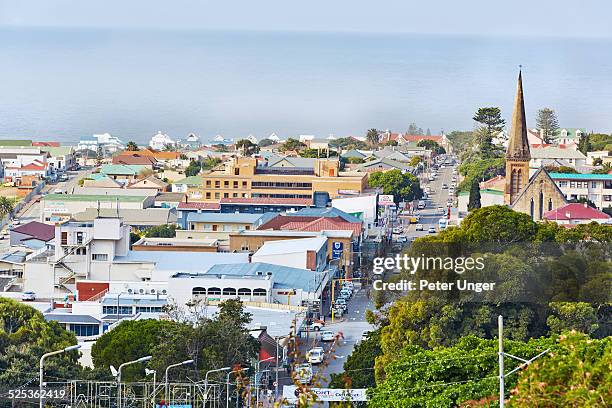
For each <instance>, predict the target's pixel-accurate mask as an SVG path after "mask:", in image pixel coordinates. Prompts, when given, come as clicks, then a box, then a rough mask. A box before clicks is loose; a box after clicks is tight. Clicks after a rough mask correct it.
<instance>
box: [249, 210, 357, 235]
mask: <svg viewBox="0 0 612 408" xmlns="http://www.w3.org/2000/svg"><path fill="white" fill-rule="evenodd" d="M257 229H260V230H294V231H309V232H318V231H324V230H350V231H353V233H354V234H355V235H359V234H361V224H360V223H357V222H347V221H344V220H343V219H342V218H340V217H308V216H300V215H277V216H276V217H274V218H272V219H271V220H270V221H268V222H266V223H265V224H262V225H260V226H259V228H257Z"/></svg>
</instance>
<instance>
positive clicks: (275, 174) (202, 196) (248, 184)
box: [187, 157, 368, 202]
mask: <svg viewBox="0 0 612 408" xmlns="http://www.w3.org/2000/svg"><path fill="white" fill-rule="evenodd" d="M201 177H202V182H201V185H199V186H190V187H188V190H187V194H188V197H189V199H190V201H214V202H217V201H219V200H220V199H221V198H237V197H244V198H251V197H253V198H306V199H312V197H313V193H314V192H327V193H328V194H329V196H330V198H335V197H338V196H341V195H345V194H358V193H361V192H363V191H364V190H365V189H366V187H367V183H368V176H367V174H365V173H348V172H341V171H340V165H339V162H338V160H327V159H321V160H315V162H314V165H313V167H312V168H288V167H268V166H265V165H261V164H259V163H258V162H257V159H255V158H252V157H237V158H233V159H231V160H229V161H227V162H226V163H225V164H224V166H223V168H222V169H219V170H211V171H210V172H208V173H204V174H202V175H201Z"/></svg>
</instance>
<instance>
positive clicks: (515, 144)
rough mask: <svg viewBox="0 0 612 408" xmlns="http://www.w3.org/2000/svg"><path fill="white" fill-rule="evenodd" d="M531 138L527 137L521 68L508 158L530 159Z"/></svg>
mask: <svg viewBox="0 0 612 408" xmlns="http://www.w3.org/2000/svg"><path fill="white" fill-rule="evenodd" d="M530 158H531V155H530V154H529V140H528V139H527V119H526V117H525V100H524V99H523V76H522V72H521V71H520V70H519V76H518V86H517V89H516V98H515V99H514V112H513V113H512V125H511V128H510V138H509V141H508V150H507V152H506V159H516V160H529V159H530Z"/></svg>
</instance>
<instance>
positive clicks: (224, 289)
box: [223, 288, 236, 296]
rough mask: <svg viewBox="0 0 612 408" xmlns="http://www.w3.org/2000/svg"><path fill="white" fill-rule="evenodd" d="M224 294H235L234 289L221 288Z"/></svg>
mask: <svg viewBox="0 0 612 408" xmlns="http://www.w3.org/2000/svg"><path fill="white" fill-rule="evenodd" d="M223 295H224V296H236V289H234V288H223Z"/></svg>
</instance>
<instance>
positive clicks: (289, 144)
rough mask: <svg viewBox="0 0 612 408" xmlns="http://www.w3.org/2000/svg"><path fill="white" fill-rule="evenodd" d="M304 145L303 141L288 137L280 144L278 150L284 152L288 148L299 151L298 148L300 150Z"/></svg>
mask: <svg viewBox="0 0 612 408" xmlns="http://www.w3.org/2000/svg"><path fill="white" fill-rule="evenodd" d="M305 147H306V145H305V144H304V143H302V142H300V141H299V140H297V139H293V138H289V139H287V140H286V141H285V143H283V144H282V145H281V147H280V149H279V150H280V151H281V152H286V151H289V150H296V151H299V150H301V149H303V148H305Z"/></svg>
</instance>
